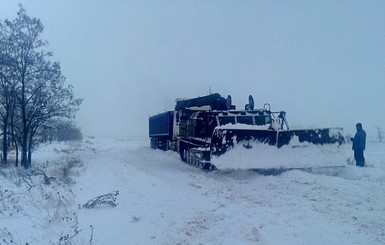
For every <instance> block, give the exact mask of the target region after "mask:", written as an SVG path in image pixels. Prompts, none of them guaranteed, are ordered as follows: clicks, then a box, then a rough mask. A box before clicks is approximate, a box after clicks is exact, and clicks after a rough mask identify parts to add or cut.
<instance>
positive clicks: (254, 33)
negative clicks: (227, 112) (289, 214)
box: [0, 0, 385, 138]
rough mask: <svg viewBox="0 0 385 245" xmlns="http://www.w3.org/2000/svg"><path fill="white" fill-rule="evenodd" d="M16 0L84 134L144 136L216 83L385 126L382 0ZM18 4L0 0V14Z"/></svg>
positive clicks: (275, 105)
mask: <svg viewBox="0 0 385 245" xmlns="http://www.w3.org/2000/svg"><path fill="white" fill-rule="evenodd" d="M19 2H20V3H21V4H22V5H23V7H24V8H25V9H26V10H27V14H28V15H29V16H30V17H36V18H39V19H40V20H41V21H42V23H43V25H44V27H45V29H44V31H43V34H42V37H43V39H45V40H47V41H48V42H49V45H48V47H47V50H48V51H52V52H53V54H54V55H53V57H52V61H58V62H60V64H61V69H62V73H63V75H64V76H65V77H66V78H67V83H68V84H72V85H73V86H74V94H75V96H76V97H81V98H84V102H83V104H82V105H81V107H80V110H79V112H78V114H77V120H76V121H77V124H78V126H79V127H80V128H81V129H82V131H83V133H84V135H86V136H87V135H90V136H109V137H119V138H128V137H147V130H148V117H149V116H151V115H155V114H157V113H160V112H164V111H167V110H173V109H174V106H175V99H177V98H194V97H198V96H204V95H207V94H209V91H211V92H212V93H219V94H221V95H222V96H224V97H226V96H227V95H231V96H232V101H233V104H235V105H236V106H237V107H238V108H240V109H241V108H243V107H244V105H245V104H246V103H247V101H248V96H249V95H253V97H254V100H255V104H256V107H257V108H258V107H262V106H263V104H264V103H270V104H271V107H272V110H274V111H281V110H283V111H286V112H287V117H288V120H289V124H290V125H292V126H300V127H330V126H340V127H344V129H345V133H346V134H347V133H350V134H354V133H355V124H356V123H357V122H361V123H362V124H363V127H364V129H365V130H366V131H367V133H368V135H369V136H372V137H375V136H376V127H381V128H383V129H385V110H384V106H385V101H384V99H383V96H384V95H383V94H384V91H385V25H384V23H385V2H382V1H366V2H362V1H314V2H313V1H312V2H308V1H290V2H282V1H269V2H265V1H241V2H236V1H162V2H158V1H144V2H143V1H82V2H78V1H75V0H71V1H42V0H36V1H26V0H23V1H19ZM19 2H17V1H12V0H0V19H1V20H4V19H10V20H13V19H14V18H15V17H16V14H17V11H18V3H19Z"/></svg>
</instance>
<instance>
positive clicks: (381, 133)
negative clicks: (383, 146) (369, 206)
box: [376, 127, 384, 143]
mask: <svg viewBox="0 0 385 245" xmlns="http://www.w3.org/2000/svg"><path fill="white" fill-rule="evenodd" d="M376 129H377V137H378V140H379V141H380V143H382V140H383V139H384V131H382V129H381V128H380V127H376Z"/></svg>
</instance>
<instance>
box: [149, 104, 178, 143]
mask: <svg viewBox="0 0 385 245" xmlns="http://www.w3.org/2000/svg"><path fill="white" fill-rule="evenodd" d="M173 120H174V112H173V111H166V112H163V113H160V114H158V115H155V116H152V117H150V118H149V130H148V132H149V136H150V138H151V148H153V149H163V150H168V149H167V148H168V144H167V141H170V140H172V134H173Z"/></svg>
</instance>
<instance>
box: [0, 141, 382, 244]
mask: <svg viewBox="0 0 385 245" xmlns="http://www.w3.org/2000/svg"><path fill="white" fill-rule="evenodd" d="M340 150H341V151H342V153H344V154H345V156H344V157H349V156H351V155H352V152H351V150H350V147H344V148H341V149H340ZM287 151H289V149H287ZM296 154H297V153H291V154H290V153H288V152H287V156H286V157H288V159H287V161H296V160H293V158H294V157H295V156H296ZM313 154H314V155H312V156H311V158H310V160H314V161H323V157H322V154H320V153H319V152H313ZM365 154H366V159H367V167H364V168H360V167H355V166H353V165H350V164H346V159H345V162H344V165H345V167H339V168H324V169H315V170H307V171H304V170H290V171H285V172H283V173H281V174H278V175H261V174H258V173H256V172H253V171H247V170H220V171H213V172H205V171H202V170H200V169H198V168H195V167H192V166H189V165H187V164H184V163H183V162H181V161H180V159H179V156H178V154H177V153H175V152H171V151H168V152H164V151H159V150H151V149H150V148H149V147H148V140H116V139H103V138H87V139H85V140H84V141H82V142H70V143H61V144H58V143H55V144H52V145H43V146H41V148H40V149H39V150H38V152H36V153H35V155H33V157H34V160H35V161H34V163H33V165H34V166H35V167H37V168H39V169H43V170H44V171H45V172H46V174H47V175H48V176H52V177H55V179H52V181H51V183H50V184H49V185H47V184H44V183H42V180H43V176H42V175H32V174H29V173H30V171H25V170H23V169H15V168H14V167H13V166H6V167H1V168H0V183H1V186H0V237H1V239H0V244H10V243H11V242H10V241H11V240H12V242H13V244H26V243H28V244H274V245H275V244H349V245H351V244H374V245H375V244H384V243H385V230H384V227H385V195H384V193H385V145H384V144H379V143H371V142H368V144H367V150H366V152H365ZM259 156H260V157H261V156H263V157H264V158H267V157H271V158H274V157H277V156H278V153H274V152H263V153H260V155H259ZM309 157H310V156H309ZM233 160H234V159H233ZM47 162H48V163H47ZM348 163H351V159H350V160H349V161H348ZM64 169H67V170H66V171H64ZM64 173H66V174H64ZM113 191H119V195H118V196H117V201H116V202H117V204H118V205H117V206H116V207H112V206H109V205H101V206H98V207H95V208H92V209H87V208H83V207H82V205H83V204H85V203H86V202H87V201H89V200H90V199H92V198H94V197H97V196H100V195H103V194H107V193H111V192H113Z"/></svg>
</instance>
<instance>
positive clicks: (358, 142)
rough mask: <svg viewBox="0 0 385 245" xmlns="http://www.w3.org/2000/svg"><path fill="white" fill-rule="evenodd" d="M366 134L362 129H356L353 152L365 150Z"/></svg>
mask: <svg viewBox="0 0 385 245" xmlns="http://www.w3.org/2000/svg"><path fill="white" fill-rule="evenodd" d="M365 146H366V132H365V130H363V129H358V130H357V133H356V135H354V138H353V147H352V149H353V150H365Z"/></svg>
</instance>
